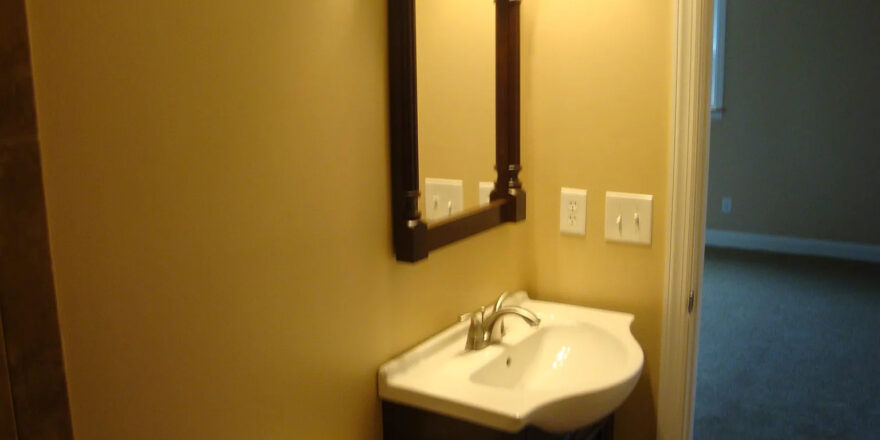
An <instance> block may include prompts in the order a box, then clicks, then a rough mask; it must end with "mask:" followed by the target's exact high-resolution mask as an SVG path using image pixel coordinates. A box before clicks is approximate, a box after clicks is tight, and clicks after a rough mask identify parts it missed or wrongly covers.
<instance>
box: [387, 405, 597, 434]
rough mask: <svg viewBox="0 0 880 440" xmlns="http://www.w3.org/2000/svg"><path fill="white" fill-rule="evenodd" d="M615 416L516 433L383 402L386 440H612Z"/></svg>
mask: <svg viewBox="0 0 880 440" xmlns="http://www.w3.org/2000/svg"><path fill="white" fill-rule="evenodd" d="M613 427H614V423H613V415H610V416H608V417H606V418H605V419H603V420H601V421H599V422H598V423H595V424H593V425H591V426H588V427H585V428H581V429H578V430H577V431H573V432H569V433H565V434H548V433H546V432H543V431H541V430H539V429H537V428H532V427H529V428H526V429H524V430H522V431H520V432H517V433H515V434H511V433H508V432H503V431H498V430H495V429H492V428H487V427H485V426H480V425H476V424H473V423H470V422H465V421H463V420H458V419H455V418H452V417H448V416H443V415H440V414H436V413H432V412H430V411H425V410H421V409H417V408H413V407H409V406H406V405H400V404H397V403H393V402H388V401H382V428H383V432H384V435H383V438H384V439H385V440H611V439H612V437H613Z"/></svg>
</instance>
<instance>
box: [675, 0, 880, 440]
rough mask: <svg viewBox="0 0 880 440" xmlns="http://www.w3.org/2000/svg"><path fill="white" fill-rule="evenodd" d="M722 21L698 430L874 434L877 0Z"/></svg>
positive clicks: (757, 434)
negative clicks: (875, 0)
mask: <svg viewBox="0 0 880 440" xmlns="http://www.w3.org/2000/svg"><path fill="white" fill-rule="evenodd" d="M714 28H715V33H714V35H715V38H714V40H713V44H712V47H713V58H714V59H713V72H712V78H713V82H712V87H711V88H710V99H711V107H712V108H711V121H712V122H711V130H710V131H711V135H710V138H711V140H710V151H711V155H710V159H709V172H708V192H707V198H706V218H705V227H706V233H705V242H706V244H707V248H706V250H705V258H704V265H703V266H702V274H701V275H702V288H701V289H700V297H699V298H700V300H699V303H698V306H697V307H698V312H699V316H700V318H699V330H698V334H699V342H698V344H697V347H696V350H697V352H696V371H695V376H696V379H695V386H696V398H695V404H694V417H693V431H692V432H693V438H694V439H695V440H713V439H728V438H749V439H829V438H835V439H837V438H841V439H867V438H875V437H876V436H878V435H880V379H878V378H880V362H878V361H877V359H880V343H878V342H877V341H878V338H880V228H878V227H877V225H880V203H878V200H880V173H878V172H877V170H878V169H880V148H878V146H880V130H878V129H877V121H878V120H880V110H878V106H877V105H876V103H877V102H878V101H880V83H878V81H877V80H876V78H880V51H878V49H877V47H878V46H877V40H876V29H878V28H880V3H877V2H871V1H851V2H825V1H819V0H811V1H806V2H804V1H795V0H786V1H781V2H779V1H778V2H766V1H762V0H736V1H730V2H729V4H728V2H725V1H724V0H716V2H715V15H714ZM854 217H858V218H854ZM698 270H699V269H698ZM698 278H699V277H698Z"/></svg>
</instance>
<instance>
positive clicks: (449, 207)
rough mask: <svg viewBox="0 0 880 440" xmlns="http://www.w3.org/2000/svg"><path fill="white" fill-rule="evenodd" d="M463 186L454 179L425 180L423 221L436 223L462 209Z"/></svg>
mask: <svg viewBox="0 0 880 440" xmlns="http://www.w3.org/2000/svg"><path fill="white" fill-rule="evenodd" d="M463 195H464V184H463V182H462V181H461V180H456V179H437V178H432V177H428V178H426V179H425V220H427V221H436V220H441V219H444V218H446V217H449V216H451V215H455V214H458V213H460V212H461V211H462V209H463V206H462V205H463V203H462V200H463Z"/></svg>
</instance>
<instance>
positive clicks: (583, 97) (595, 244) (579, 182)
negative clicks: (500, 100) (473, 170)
mask: <svg viewBox="0 0 880 440" xmlns="http://www.w3.org/2000/svg"><path fill="white" fill-rule="evenodd" d="M672 6H673V2H672V1H656V0H589V1H582V0H578V1H572V0H536V1H524V2H523V3H522V8H523V11H522V12H523V23H522V27H523V30H522V32H523V35H522V50H523V53H522V56H523V58H522V59H523V66H522V67H523V72H522V77H523V85H522V94H523V115H522V118H523V128H522V136H523V146H524V148H525V150H524V168H525V171H524V174H525V177H524V183H525V187H526V189H527V191H528V196H529V203H528V208H527V219H528V221H527V224H528V225H529V230H530V240H531V244H530V256H531V258H532V260H531V261H530V268H531V270H532V275H531V282H530V286H531V289H532V290H533V291H535V292H537V294H538V295H539V296H541V297H542V298H546V299H551V300H558V301H563V302H570V303H576V304H584V305H588V306H593V307H601V308H608V309H613V310H621V311H626V312H630V313H633V314H635V316H636V319H635V322H634V323H633V333H634V334H635V336H636V339H638V341H639V343H640V344H641V346H642V348H643V349H644V351H645V356H646V364H645V370H644V373H643V375H642V378H641V382H640V383H639V385H638V386H637V388H636V390H635V392H634V394H633V396H632V397H631V398H630V399H629V400H628V402H627V404H626V405H625V406H624V407H623V408H622V410H621V414H620V417H619V418H618V423H617V432H618V438H639V439H646V438H653V430H654V419H655V412H656V405H657V403H656V399H655V398H652V395H653V396H656V395H657V389H658V388H657V385H658V379H659V371H660V369H659V359H660V329H661V325H660V324H661V318H662V316H661V313H662V298H663V280H664V270H665V254H664V250H665V246H666V242H665V231H666V209H667V203H668V200H667V192H666V187H667V168H668V166H667V163H668V160H667V157H668V146H669V139H670V134H669V126H670V122H669V120H670V117H669V111H670V98H669V97H670V94H671V85H672V83H671V72H672V46H673V40H672V30H673V20H672ZM562 186H569V187H575V188H585V189H587V190H588V191H589V194H588V197H587V235H586V237H585V238H584V237H571V236H563V235H560V233H559V188H560V187H562ZM605 191H624V192H636V193H646V194H653V195H654V222H653V244H652V246H651V247H650V248H648V247H642V246H634V245H623V244H610V243H605V241H604V238H603V237H604V224H603V213H604V211H605Z"/></svg>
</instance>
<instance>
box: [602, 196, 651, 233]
mask: <svg viewBox="0 0 880 440" xmlns="http://www.w3.org/2000/svg"><path fill="white" fill-rule="evenodd" d="M653 203H654V196H653V195H650V194H631V193H621V192H613V191H608V192H606V193H605V240H606V241H617V242H622V243H635V244H644V245H650V244H651V226H652V224H651V223H652V221H653Z"/></svg>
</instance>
